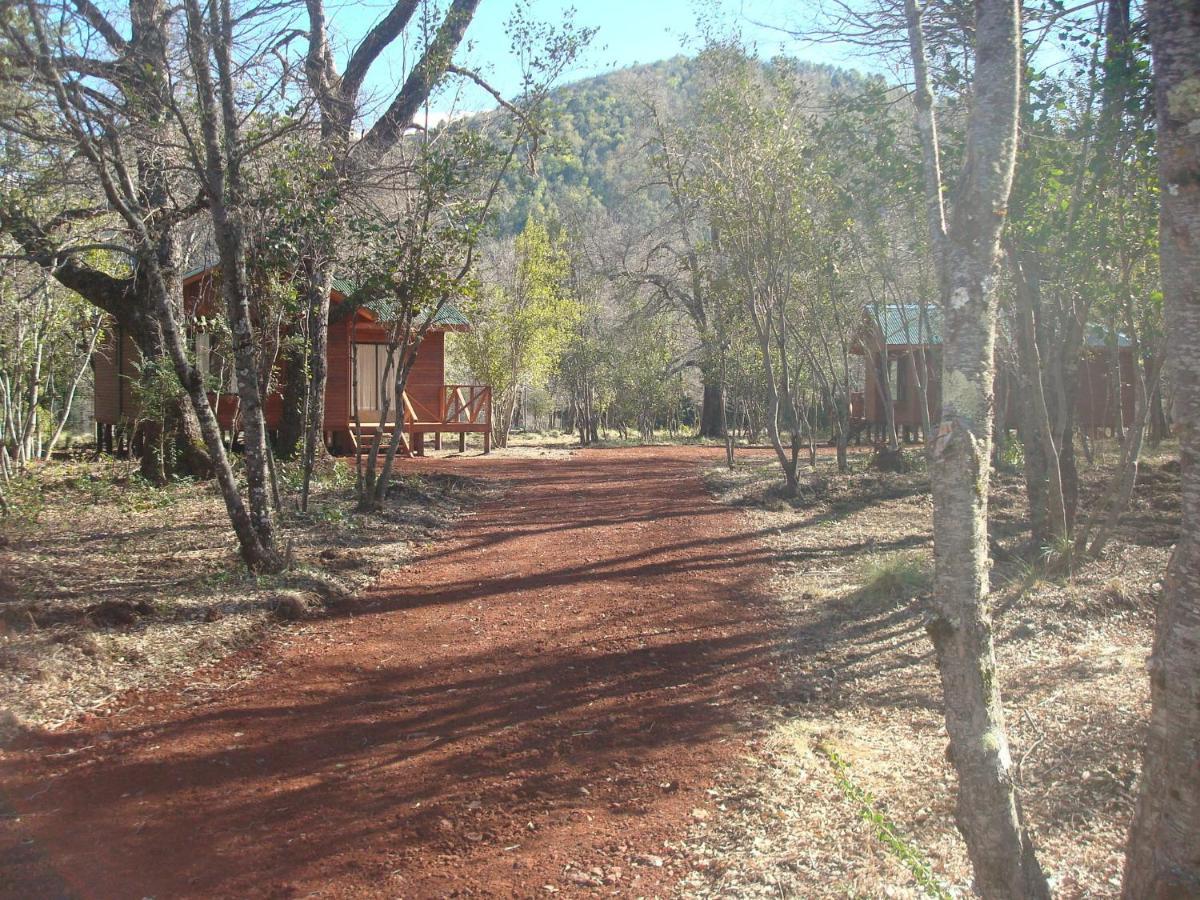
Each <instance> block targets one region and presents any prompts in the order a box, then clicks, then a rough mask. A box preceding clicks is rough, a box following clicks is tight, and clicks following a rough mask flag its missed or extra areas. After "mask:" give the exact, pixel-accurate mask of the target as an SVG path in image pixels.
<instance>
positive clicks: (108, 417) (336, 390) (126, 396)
mask: <svg viewBox="0 0 1200 900" xmlns="http://www.w3.org/2000/svg"><path fill="white" fill-rule="evenodd" d="M213 273H214V270H213V268H211V267H209V268H204V269H200V270H197V271H195V272H191V273H189V274H188V275H187V276H185V278H184V282H183V298H184V307H185V309H186V310H187V313H188V321H189V322H195V321H197V320H198V319H199V318H200V317H202V316H204V315H205V314H208V315H211V311H212V310H215V309H218V308H219V304H218V303H217V302H216V293H215V284H214V280H213ZM352 290H353V287H352V285H351V284H349V283H348V282H346V281H344V280H341V279H335V280H334V288H333V291H332V293H331V295H330V302H331V306H332V311H331V315H330V325H329V348H328V380H327V382H326V386H325V424H324V432H325V442H326V445H327V446H328V447H329V449H330V451H331V452H333V453H337V454H348V453H353V452H354V451H355V449H356V447H357V446H358V442H359V441H360V440H364V441H369V440H370V439H371V438H373V437H374V435H375V433H376V432H377V431H379V430H380V429H381V428H382V429H383V431H384V433H385V434H390V433H391V431H392V429H393V428H394V427H395V423H396V421H397V416H398V415H399V414H400V411H402V414H403V423H404V425H403V428H404V433H405V438H406V440H405V444H404V447H403V451H404V452H409V451H411V452H413V453H417V454H420V453H422V452H423V451H424V445H425V435H427V434H432V435H433V439H434V446H435V447H438V448H440V447H441V438H442V435H443V434H457V435H458V437H459V449H460V450H463V449H465V447H466V435H467V434H470V433H479V434H482V435H483V442H484V452H485V453H487V452H490V450H491V420H492V391H491V387H490V386H488V385H481V384H447V383H446V335H447V333H449V332H456V331H457V332H462V331H469V330H470V328H471V325H470V322H469V321H468V320H467V319H466V317H465V316H464V315H463V314H462V313H461V312H460V311H459V310H458V309H457V308H456V307H454V306H453V305H451V304H446V305H445V306H443V307H442V309H441V310H440V311H439V312H438V314H437V317H436V318H435V320H434V321H433V323H432V324H431V325H430V327H429V330H428V331H427V332H426V333H425V337H424V338H423V339H422V341H421V345H420V347H419V348H418V349H417V357H416V360H415V361H414V362H413V366H412V370H411V371H410V372H409V376H408V384H407V386H406V388H405V390H404V394H403V395H402V397H401V401H400V403H399V404H397V403H395V402H394V401H392V400H390V397H391V391H392V389H393V386H392V384H390V383H384V379H383V372H384V367H385V364H386V357H387V342H388V331H389V329H388V327H387V325H386V324H384V323H381V322H380V321H379V320H378V318H377V317H376V316H375V315H374V314H373V313H372V312H371V311H370V310H369V309H366V308H359V309H357V310H355V311H354V313H353V314H343V315H338V307H339V305H341V304H342V303H344V302H345V300H346V297H347V296H348V295H349V294H350V293H351V291H352ZM189 339H190V341H191V346H192V349H193V351H194V352H195V354H196V364H197V366H198V367H199V368H200V370H201V372H202V373H203V374H204V375H205V376H207V377H209V378H211V379H215V380H217V381H220V382H222V383H223V388H224V389H223V390H221V391H219V392H217V391H214V392H211V393H210V394H209V402H210V403H212V404H213V407H214V409H215V410H216V413H217V420H218V422H219V423H220V425H221V429H222V430H223V431H225V432H226V433H227V434H228V435H229V436H230V438H231V439H232V438H233V437H234V436H236V434H237V432H238V430H239V428H238V422H237V408H238V397H237V389H236V385H235V383H234V381H233V372H232V366H231V365H230V363H229V361H228V359H227V358H226V354H223V353H222V349H223V348H221V347H218V346H215V345H214V344H213V342H212V341H211V340H210V337H209V335H208V334H207V333H205V332H204V330H202V329H201V328H197V327H190V328H189ZM138 360H139V353H138V350H137V346H136V345H135V344H134V342H133V340H132V338H131V337H130V335H129V334H127V333H126V332H125V331H124V329H122V328H120V327H116V328H113V329H111V330H110V332H109V334H108V336H107V338H106V340H105V342H104V343H103V344H102V346H101V347H100V348H99V349H98V351H97V353H96V355H95V357H94V358H93V363H92V365H93V369H94V374H95V384H96V387H95V396H96V401H95V417H96V425H97V439H98V441H99V442H100V443H101V445H107V446H108V448H109V449H111V448H112V434H113V430H114V428H116V429H126V430H128V428H129V426H131V425H133V424H135V423H136V422H137V420H138V417H139V409H138V403H137V397H136V392H135V390H134V387H133V386H134V382H135V381H136V380H137V378H138V372H139V369H138ZM356 372H357V376H358V378H357V392H358V395H357V413H358V426H357V427H356V424H355V415H354V413H355V407H356V404H355V399H356V398H355V397H354V396H353V394H354V390H355V378H354V375H355V373H356ZM282 374H283V373H282V371H280V372H278V373H277V377H276V379H275V382H276V384H277V385H281V384H282V381H283V379H282V377H281V376H282ZM390 381H391V379H390V378H389V379H388V382H390ZM385 397H387V398H389V403H388V405H389V407H390V409H389V414H388V417H387V421H386V422H381V418H382V414H381V407H382V405H383V399H384V398H385ZM266 415H267V428H268V429H270V430H272V431H274V430H276V429H278V427H279V423H280V420H281V418H282V415H283V398H282V396H281V394H280V393H279V390H273V391H272V392H271V394H270V395H269V396H268V397H267V399H266Z"/></svg>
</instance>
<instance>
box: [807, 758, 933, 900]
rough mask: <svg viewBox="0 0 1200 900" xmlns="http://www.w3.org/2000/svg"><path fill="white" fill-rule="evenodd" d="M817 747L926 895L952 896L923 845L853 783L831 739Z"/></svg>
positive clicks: (862, 815) (861, 814)
mask: <svg viewBox="0 0 1200 900" xmlns="http://www.w3.org/2000/svg"><path fill="white" fill-rule="evenodd" d="M818 750H819V751H820V753H821V754H822V755H823V756H824V757H825V758H826V759H827V760H829V765H830V767H832V769H833V775H834V778H835V779H836V781H837V785H838V787H839V788H841V790H842V793H843V794H844V795H845V796H846V799H847V800H849V801H850V802H851V803H853V804H854V806H855V807H856V808H857V809H858V815H859V817H860V818H861V819H862V820H863V821H864V822H866V823H867V824H868V825H869V826H871V830H872V831H874V832H875V837H876V838H878V839H879V841H880V842H881V843H882V844H883V845H884V846H885V847H887V848H888V850H890V851H891V852H892V853H893V854H894V855H895V857H896V858H897V859H898V860H900V862H901V863H903V864H904V867H905V868H906V869H908V871H909V872H911V873H912V876H913V878H914V879H916V882H917V884H918V885H920V887H921V890H922V891H924V893H925V895H926V896H927V897H935V898H938V900H943V898H944V900H950V898H951V897H953V896H954V895H953V894H951V893H950V892H949V891H947V890H946V888H945V887H943V886H942V883H941V882H940V881H938V879H937V876H936V875H934V874H933V868H932V867H931V866H930V865H929V861H928V860H926V859H925V857H924V855H923V854H922V853H921V851H920V848H919V847H917V846H916V845H914V844H913V843H912V842H911V841H909V840H908V839H907V838H906V837H905V836H904V835H903V833H902V832H901V830H900V827H899V826H898V825H897V824H896V822H895V821H894V820H893V819H892V818H891V817H890V816H889V815H888V814H887V813H885V812H883V811H882V810H880V809H879V807H878V806H876V802H875V798H874V797H873V796H872V795H871V793H870V792H869V791H867V790H864V789H863V788H861V787H859V786H858V785H857V784H855V783H854V781H853V779H852V778H851V777H850V765H849V763H847V762H846V761H845V760H844V759H842V757H841V755H840V754H838V752H837V751H836V750H834V749H833V747H831V746H830V745H829V744H828V743H824V742H823V743H822V744H821V745H820V746H819V747H818Z"/></svg>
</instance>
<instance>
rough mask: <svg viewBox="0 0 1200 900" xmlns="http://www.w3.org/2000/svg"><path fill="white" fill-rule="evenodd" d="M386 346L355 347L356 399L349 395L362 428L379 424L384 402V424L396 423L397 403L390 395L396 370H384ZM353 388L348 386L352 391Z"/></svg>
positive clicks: (366, 345)
mask: <svg viewBox="0 0 1200 900" xmlns="http://www.w3.org/2000/svg"><path fill="white" fill-rule="evenodd" d="M387 349H388V348H387V344H355V345H354V369H355V374H356V376H357V378H356V381H357V397H355V396H351V403H352V405H353V407H354V409H355V410H356V411H357V413H358V418H359V421H360V422H362V423H363V424H364V425H365V424H369V423H374V424H378V423H379V422H380V421H382V420H381V418H380V416H382V414H383V406H384V402H385V400H386V401H387V407H388V414H387V421H389V422H395V421H396V402H395V398H394V397H393V396H392V391H393V389H394V387H395V377H396V370H395V368H394V367H393V368H392V369H391V370H388V371H386V375H385V370H386V369H387ZM354 389H355V386H354V385H352V386H351V391H352V392H353V391H354Z"/></svg>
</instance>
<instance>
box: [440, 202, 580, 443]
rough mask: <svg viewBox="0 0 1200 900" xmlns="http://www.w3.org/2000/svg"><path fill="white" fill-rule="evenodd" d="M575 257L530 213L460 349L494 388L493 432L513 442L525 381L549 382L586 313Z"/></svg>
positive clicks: (497, 266) (502, 256)
mask: <svg viewBox="0 0 1200 900" xmlns="http://www.w3.org/2000/svg"><path fill="white" fill-rule="evenodd" d="M567 275H568V261H567V257H566V255H565V254H564V253H563V252H562V251H561V250H560V249H559V248H557V247H556V246H555V245H554V242H553V241H552V240H551V239H550V235H549V233H548V232H547V230H546V227H545V226H544V225H543V224H541V223H540V222H538V221H536V220H534V219H531V220H530V221H529V222H527V223H526V225H525V230H524V231H522V232H521V234H520V235H518V236H517V238H516V240H515V241H514V242H513V246H512V252H511V254H507V253H497V254H495V256H494V258H493V260H492V262H491V273H490V276H491V277H490V278H489V285H488V290H486V291H485V292H484V294H483V297H482V298H481V302H480V304H479V306H478V307H477V309H476V311H475V314H474V317H473V318H474V329H473V330H472V331H471V332H470V333H468V334H466V335H464V336H463V340H462V341H461V342H460V347H461V350H462V353H463V357H464V360H465V362H466V364H467V366H468V367H469V368H470V370H471V374H472V375H473V376H474V377H475V378H476V379H478V380H479V381H481V382H484V383H487V384H490V385H491V386H492V392H493V394H492V396H493V410H494V413H493V418H492V433H493V435H494V438H495V441H496V444H497V446H500V447H504V446H507V444H508V434H509V430H510V429H511V428H512V423H513V416H514V413H515V412H516V408H517V401H518V398H519V396H520V390H521V388H522V386H523V385H526V384H535V385H544V384H545V383H546V381H547V380H548V379H549V377H550V375H551V373H552V372H553V371H554V368H555V366H556V365H557V363H558V361H559V359H560V358H561V357H562V355H563V353H564V352H565V350H566V348H567V345H568V343H569V341H570V336H571V334H572V331H573V330H574V327H575V324H576V321H577V320H578V318H579V313H580V308H579V303H578V301H576V300H575V299H574V298H573V297H572V296H570V294H569V292H568V290H567Z"/></svg>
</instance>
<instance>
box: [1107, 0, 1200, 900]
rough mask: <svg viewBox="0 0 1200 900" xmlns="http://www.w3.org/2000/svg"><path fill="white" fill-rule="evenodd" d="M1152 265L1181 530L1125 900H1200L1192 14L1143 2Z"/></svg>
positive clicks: (1174, 5)
mask: <svg viewBox="0 0 1200 900" xmlns="http://www.w3.org/2000/svg"><path fill="white" fill-rule="evenodd" d="M1146 15H1147V19H1148V21H1149V26H1150V41H1151V46H1152V50H1153V57H1154V79H1155V99H1156V102H1155V110H1156V113H1157V116H1158V142H1159V143H1158V166H1159V170H1158V171H1159V184H1160V188H1161V189H1160V192H1159V197H1160V201H1161V203H1162V212H1161V218H1160V220H1159V229H1160V257H1159V259H1160V266H1161V271H1162V285H1163V297H1164V321H1165V326H1166V334H1167V336H1168V341H1169V343H1168V352H1167V358H1168V361H1169V363H1170V366H1171V372H1172V380H1173V383H1174V385H1175V388H1176V391H1177V397H1176V404H1175V408H1176V410H1177V421H1178V423H1179V425H1180V440H1179V452H1180V463H1181V466H1180V470H1181V475H1180V480H1181V491H1180V493H1181V500H1182V521H1181V523H1180V530H1179V542H1178V543H1177V544H1176V545H1175V550H1174V552H1173V553H1172V554H1171V561H1170V563H1169V564H1168V566H1167V578H1166V590H1165V591H1164V593H1163V596H1162V599H1161V601H1160V603H1159V608H1158V616H1157V621H1156V622H1155V626H1154V646H1153V650H1152V653H1151V656H1150V661H1149V664H1148V669H1149V671H1150V701H1151V710H1150V730H1149V734H1148V735H1147V740H1146V753H1145V762H1144V766H1143V770H1142V783H1141V790H1140V792H1139V795H1138V802H1137V809H1136V811H1135V813H1134V819H1133V826H1132V828H1131V829H1130V833H1129V846H1128V849H1127V851H1126V855H1125V884H1124V896H1125V897H1126V898H1130V900H1133V898H1143V897H1155V898H1157V897H1195V896H1200V837H1198V836H1200V53H1197V52H1196V48H1197V47H1200V3H1198V2H1197V0H1148V2H1147V4H1146Z"/></svg>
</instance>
